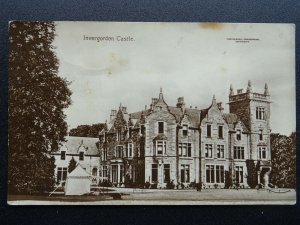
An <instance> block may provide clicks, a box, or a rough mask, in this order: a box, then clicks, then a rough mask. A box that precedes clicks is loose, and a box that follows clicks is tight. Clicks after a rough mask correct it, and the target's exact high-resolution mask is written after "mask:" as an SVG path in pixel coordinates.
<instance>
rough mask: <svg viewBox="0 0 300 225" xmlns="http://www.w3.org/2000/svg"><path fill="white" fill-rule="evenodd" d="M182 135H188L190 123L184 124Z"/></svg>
mask: <svg viewBox="0 0 300 225" xmlns="http://www.w3.org/2000/svg"><path fill="white" fill-rule="evenodd" d="M182 136H188V125H186V124H184V125H183V126H182Z"/></svg>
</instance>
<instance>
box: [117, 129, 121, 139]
mask: <svg viewBox="0 0 300 225" xmlns="http://www.w3.org/2000/svg"><path fill="white" fill-rule="evenodd" d="M121 136H122V132H121V130H117V141H121Z"/></svg>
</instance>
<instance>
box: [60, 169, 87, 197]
mask: <svg viewBox="0 0 300 225" xmlns="http://www.w3.org/2000/svg"><path fill="white" fill-rule="evenodd" d="M90 190H91V179H90V175H89V174H88V173H87V172H86V171H85V170H84V169H83V168H82V167H81V166H80V165H79V164H78V165H77V167H76V168H75V169H74V170H73V171H72V172H71V173H70V174H69V175H68V176H67V181H66V185H65V195H83V194H86V193H90Z"/></svg>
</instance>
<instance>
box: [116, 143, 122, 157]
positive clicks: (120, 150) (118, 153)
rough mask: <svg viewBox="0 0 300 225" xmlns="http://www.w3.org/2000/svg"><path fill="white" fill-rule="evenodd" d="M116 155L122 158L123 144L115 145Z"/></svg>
mask: <svg viewBox="0 0 300 225" xmlns="http://www.w3.org/2000/svg"><path fill="white" fill-rule="evenodd" d="M116 157H117V158H122V157H123V146H121V145H120V146H117V148H116Z"/></svg>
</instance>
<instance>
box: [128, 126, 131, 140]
mask: <svg viewBox="0 0 300 225" xmlns="http://www.w3.org/2000/svg"><path fill="white" fill-rule="evenodd" d="M128 136H129V138H131V128H129V130H128Z"/></svg>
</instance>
